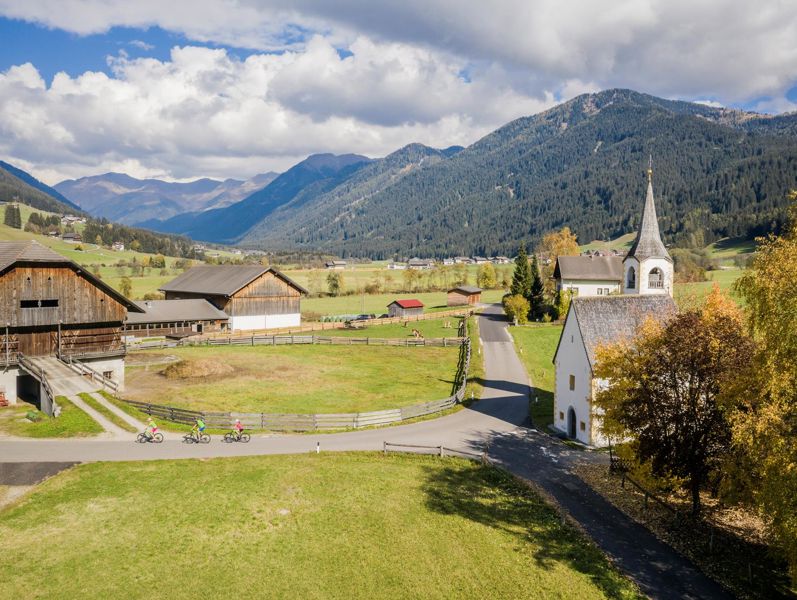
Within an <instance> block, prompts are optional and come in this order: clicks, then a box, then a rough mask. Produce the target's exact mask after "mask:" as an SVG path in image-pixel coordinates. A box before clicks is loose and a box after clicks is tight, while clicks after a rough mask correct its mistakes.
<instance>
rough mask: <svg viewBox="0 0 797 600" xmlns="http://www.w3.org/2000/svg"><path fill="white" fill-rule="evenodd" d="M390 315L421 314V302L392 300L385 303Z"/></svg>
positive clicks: (410, 315) (407, 315) (409, 315)
mask: <svg viewBox="0 0 797 600" xmlns="http://www.w3.org/2000/svg"><path fill="white" fill-rule="evenodd" d="M387 314H388V316H390V317H414V316H416V315H422V314H423V302H421V301H420V300H393V302H391V303H390V304H388V305H387Z"/></svg>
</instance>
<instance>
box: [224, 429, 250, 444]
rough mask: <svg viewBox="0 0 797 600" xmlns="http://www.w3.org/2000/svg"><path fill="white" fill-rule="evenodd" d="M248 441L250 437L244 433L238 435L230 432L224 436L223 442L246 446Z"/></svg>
mask: <svg viewBox="0 0 797 600" xmlns="http://www.w3.org/2000/svg"><path fill="white" fill-rule="evenodd" d="M250 439H252V436H251V435H249V434H248V433H246V432H241V433H240V434H239V433H238V432H237V431H230V432H229V433H225V434H224V441H225V442H226V443H228V444H231V443H233V442H243V443H244V444H246V443H247V442H248V441H249V440H250Z"/></svg>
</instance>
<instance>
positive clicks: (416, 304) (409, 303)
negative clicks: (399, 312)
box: [388, 300, 423, 308]
mask: <svg viewBox="0 0 797 600" xmlns="http://www.w3.org/2000/svg"><path fill="white" fill-rule="evenodd" d="M390 304H398V305H399V306H400V307H401V308H423V302H421V301H420V300H393V302H391V303H390ZM390 304H388V306H390Z"/></svg>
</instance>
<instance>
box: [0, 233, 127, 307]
mask: <svg viewBox="0 0 797 600" xmlns="http://www.w3.org/2000/svg"><path fill="white" fill-rule="evenodd" d="M36 264H42V265H44V264H47V265H53V264H56V265H63V266H64V267H69V268H71V269H73V270H74V271H75V272H77V273H79V274H80V275H82V276H83V277H85V278H86V279H87V280H88V281H89V282H91V283H92V285H94V286H96V287H98V288H100V289H101V290H102V291H103V292H105V293H106V294H108V295H109V296H110V297H111V298H113V299H114V300H116V301H117V302H119V304H121V305H122V306H124V307H125V308H127V310H128V311H132V312H140V311H141V309H140V308H139V307H138V306H136V305H135V303H133V302H132V301H130V300H128V299H127V298H125V297H124V296H123V295H122V294H120V293H119V292H117V291H116V290H115V289H114V288H112V287H111V286H109V285H108V284H107V283H105V282H104V281H102V280H101V279H98V278H97V277H95V276H94V275H92V274H91V273H90V272H89V271H88V270H86V269H84V268H83V267H81V266H80V265H79V264H77V263H75V262H73V261H71V260H69V259H68V258H67V257H65V256H62V255H60V254H58V252H56V251H55V250H51V249H50V248H47V247H46V246H43V245H41V244H40V243H39V242H37V241H36V240H26V241H20V242H5V241H0V274H2V273H4V272H5V271H7V270H8V269H10V268H11V267H13V266H15V265H26V266H28V265H33V266H35V265H36Z"/></svg>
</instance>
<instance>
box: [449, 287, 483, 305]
mask: <svg viewBox="0 0 797 600" xmlns="http://www.w3.org/2000/svg"><path fill="white" fill-rule="evenodd" d="M481 301H482V290H481V288H477V287H475V286H472V285H460V286H457V287H455V288H451V289H450V290H448V302H447V304H448V306H467V305H469V304H479V302H481Z"/></svg>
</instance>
